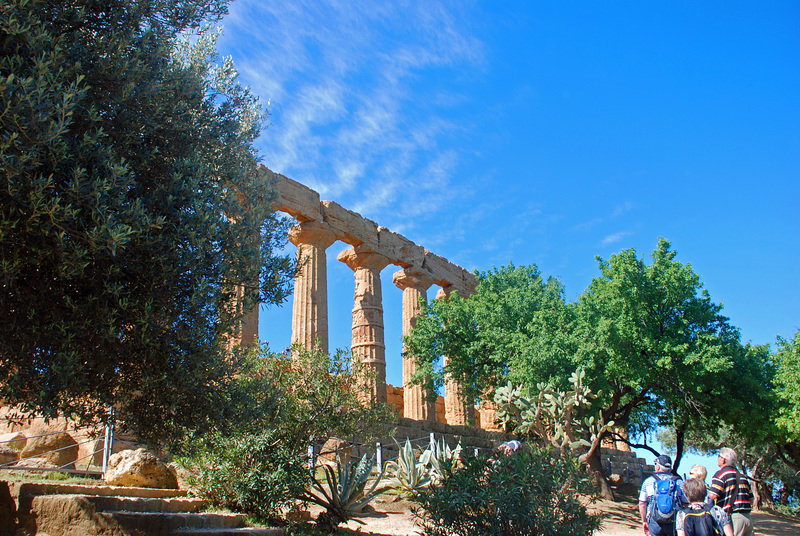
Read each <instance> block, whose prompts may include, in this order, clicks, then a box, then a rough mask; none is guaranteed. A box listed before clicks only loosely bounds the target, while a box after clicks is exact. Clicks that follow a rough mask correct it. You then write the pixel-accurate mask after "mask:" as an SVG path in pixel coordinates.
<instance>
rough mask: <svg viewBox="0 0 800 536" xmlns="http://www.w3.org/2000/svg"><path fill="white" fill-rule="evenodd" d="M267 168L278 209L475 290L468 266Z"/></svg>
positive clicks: (439, 280)
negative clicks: (322, 225) (454, 262)
mask: <svg viewBox="0 0 800 536" xmlns="http://www.w3.org/2000/svg"><path fill="white" fill-rule="evenodd" d="M263 169H266V168H263ZM266 172H267V176H268V177H270V178H271V179H273V180H274V181H275V184H274V188H275V189H276V190H277V191H278V198H277V199H276V200H275V202H274V203H273V204H274V206H275V209H276V210H279V211H281V212H286V213H287V214H290V215H292V216H294V218H296V219H297V221H299V222H301V223H303V222H306V221H312V220H313V221H316V222H321V223H324V224H326V225H327V226H328V230H330V231H331V232H332V233H333V234H334V235H335V237H336V239H337V240H341V241H342V242H346V243H348V244H350V245H352V246H363V247H364V248H365V249H369V250H372V251H374V252H376V253H379V254H381V255H383V256H384V257H386V258H387V259H389V262H390V263H391V264H395V265H397V266H400V267H402V268H412V267H413V268H416V269H418V270H420V271H422V272H424V273H426V274H427V275H428V276H429V277H430V278H431V279H432V280H433V283H434V284H436V285H439V286H440V287H447V286H450V285H452V286H453V288H454V289H455V290H457V291H458V293H459V294H460V295H462V296H469V295H472V294H474V293H475V288H476V287H477V286H478V281H477V279H476V277H475V274H473V273H471V272H469V271H468V270H466V269H465V268H462V267H461V266H458V265H456V264H453V263H452V262H450V261H448V260H447V259H445V258H443V257H440V256H439V255H436V254H435V253H432V252H430V251H428V250H427V249H425V248H424V247H422V246H420V245H417V244H415V243H414V242H412V241H411V240H409V239H407V238H406V237H404V236H402V235H399V234H397V233H393V232H392V231H390V230H389V229H387V228H386V227H381V226H380V225H378V224H377V223H375V222H374V221H371V220H368V219H367V218H364V217H363V216H361V215H360V214H357V213H355V212H352V211H350V210H347V209H345V208H343V207H342V206H341V205H339V204H337V203H335V202H333V201H322V200H320V197H319V194H318V193H317V192H315V191H314V190H312V189H311V188H308V187H307V186H304V185H302V184H300V183H299V182H296V181H293V180H291V179H289V178H287V177H284V176H283V175H280V174H278V173H274V172H272V171H270V170H268V169H267V170H266Z"/></svg>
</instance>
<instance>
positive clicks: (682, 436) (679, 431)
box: [672, 424, 686, 475]
mask: <svg viewBox="0 0 800 536" xmlns="http://www.w3.org/2000/svg"><path fill="white" fill-rule="evenodd" d="M685 440H686V425H685V424H683V425H681V427H680V428H675V460H674V461H673V464H672V472H673V473H675V474H676V475H677V474H678V466H679V465H680V463H681V458H683V446H684V441H685Z"/></svg>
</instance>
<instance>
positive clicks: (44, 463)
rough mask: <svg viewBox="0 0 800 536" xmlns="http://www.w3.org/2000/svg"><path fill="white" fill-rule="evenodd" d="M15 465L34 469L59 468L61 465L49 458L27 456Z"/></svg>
mask: <svg viewBox="0 0 800 536" xmlns="http://www.w3.org/2000/svg"><path fill="white" fill-rule="evenodd" d="M14 467H31V468H34V469H59V468H60V466H58V465H56V464H54V463H53V462H51V461H50V460H48V459H47V458H25V459H24V460H20V461H18V462H17V463H16V464H15V465H14Z"/></svg>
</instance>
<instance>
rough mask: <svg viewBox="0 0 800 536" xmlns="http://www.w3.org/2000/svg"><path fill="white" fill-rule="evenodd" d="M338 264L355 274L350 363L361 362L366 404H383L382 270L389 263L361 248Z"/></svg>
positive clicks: (343, 256) (348, 251)
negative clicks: (351, 358) (364, 377)
mask: <svg viewBox="0 0 800 536" xmlns="http://www.w3.org/2000/svg"><path fill="white" fill-rule="evenodd" d="M338 258H339V260H340V261H342V262H343V263H345V264H347V266H349V267H350V268H351V269H352V270H353V271H354V272H355V297H354V298H353V340H352V343H351V347H352V350H353V362H354V364H355V363H356V362H360V363H361V364H362V365H363V366H364V369H365V372H367V373H369V375H370V376H372V377H370V378H368V379H367V380H366V382H365V383H364V384H363V385H364V387H365V389H364V394H363V395H362V397H363V399H364V401H365V402H369V401H375V402H381V403H385V402H386V344H385V343H384V338H383V296H382V291H381V270H383V268H385V267H386V265H387V264H389V259H387V258H386V257H384V256H383V255H380V254H379V253H375V252H374V251H372V250H370V249H366V248H362V247H361V246H358V247H355V248H351V249H346V250H345V251H342V252H341V253H340V254H339V257H338Z"/></svg>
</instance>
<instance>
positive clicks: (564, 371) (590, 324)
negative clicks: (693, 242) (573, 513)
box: [407, 239, 764, 497]
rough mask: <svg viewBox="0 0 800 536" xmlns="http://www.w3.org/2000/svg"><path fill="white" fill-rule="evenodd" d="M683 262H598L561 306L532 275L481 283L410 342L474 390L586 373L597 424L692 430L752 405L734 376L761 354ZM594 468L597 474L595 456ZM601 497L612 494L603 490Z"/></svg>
mask: <svg viewBox="0 0 800 536" xmlns="http://www.w3.org/2000/svg"><path fill="white" fill-rule="evenodd" d="M675 256H676V253H675V252H674V251H672V250H671V245H670V243H669V242H668V241H666V240H664V239H661V240H659V243H658V247H657V249H656V250H655V251H654V252H653V254H652V263H651V264H647V263H646V262H645V261H644V260H643V259H640V258H639V257H638V256H637V254H636V251H635V250H633V249H629V250H624V251H622V252H620V253H618V254H616V255H612V256H611V258H610V259H609V260H608V261H604V260H602V259H598V262H599V267H600V272H601V275H600V277H596V278H595V279H593V280H592V282H591V284H590V286H589V287H588V288H587V290H586V291H585V292H584V293H583V294H582V295H581V296H580V298H579V300H578V301H577V302H575V303H572V304H565V303H564V299H563V295H564V290H563V288H562V286H561V285H560V283H558V281H555V280H553V279H550V280H548V281H547V282H546V283H545V282H544V281H543V280H542V279H541V276H540V275H539V273H538V270H536V269H535V267H532V268H521V269H516V268H514V267H513V266H509V267H508V268H503V269H501V270H494V271H493V272H489V273H485V274H479V275H480V284H479V286H478V292H477V294H476V295H475V296H472V297H470V298H469V299H463V300H462V299H452V298H451V299H449V300H441V301H440V300H437V301H435V302H432V303H431V305H430V306H429V308H428V311H427V313H428V314H427V317H423V318H420V319H418V321H417V327H416V328H415V329H414V330H413V331H412V333H411V336H410V337H409V338H408V339H407V341H408V343H409V348H410V352H409V353H412V354H413V355H416V356H420V357H421V358H422V359H425V360H426V361H427V362H428V363H433V362H435V360H436V359H437V358H438V357H440V356H443V355H446V356H448V358H449V359H448V364H447V366H446V367H444V370H443V371H442V373H441V375H444V374H447V373H448V371H451V372H452V373H453V375H454V376H455V377H456V378H463V379H465V380H466V381H467V382H468V384H469V385H470V386H471V388H472V390H473V392H477V393H481V392H485V391H486V390H494V389H495V388H497V387H499V386H503V385H505V384H506V382H508V381H511V382H512V383H513V384H515V385H518V384H524V385H526V386H529V387H530V388H533V387H535V386H537V384H540V383H542V384H545V383H550V381H551V379H552V385H551V387H552V388H553V389H558V390H561V391H564V390H566V389H568V388H569V383H568V378H569V377H570V374H571V373H572V372H573V371H574V370H575V369H576V368H579V367H580V368H583V369H584V370H585V371H586V377H587V378H588V379H589V385H590V387H591V389H592V390H593V391H594V392H595V393H597V394H598V398H597V399H596V400H594V401H593V402H592V405H593V407H595V408H596V409H600V410H602V414H601V417H600V418H599V419H598V422H602V423H610V422H612V421H613V422H615V423H616V426H621V427H623V428H626V429H627V427H628V426H629V425H632V424H635V425H636V426H637V429H638V431H646V430H652V429H653V428H654V427H656V426H659V425H671V424H674V425H675V428H676V429H678V430H682V431H683V432H685V430H686V429H687V428H688V427H689V426H691V425H693V424H695V423H697V422H700V421H701V420H702V419H703V418H707V419H710V418H719V417H720V416H721V415H723V414H730V413H731V412H733V411H734V409H736V408H739V409H742V408H743V407H744V406H743V404H742V403H739V402H736V401H741V400H743V398H737V395H736V389H737V387H736V385H735V384H734V383H732V382H731V381H729V379H730V378H732V377H733V375H734V374H735V373H734V370H735V367H736V366H738V365H739V364H742V365H747V366H750V365H753V363H755V361H753V359H754V358H753V355H761V353H763V352H761V353H759V352H760V350H759V351H756V350H753V351H750V352H749V353H748V352H747V351H744V350H743V348H742V346H741V343H740V341H739V333H738V331H737V330H736V329H735V328H734V327H732V326H731V325H730V324H729V323H728V319H727V318H726V317H725V316H723V315H722V314H721V310H722V306H721V305H718V304H715V303H714V302H712V301H711V297H710V296H709V294H708V292H707V291H705V290H703V288H702V284H701V282H700V277H699V276H698V275H697V274H695V273H694V271H693V270H692V268H691V266H690V265H684V264H682V263H680V262H678V261H676V260H675ZM753 366H756V365H753ZM432 371H433V368H432V367H429V368H428V369H427V370H426V371H425V372H424V374H430V373H431V372H432ZM441 375H440V377H441ZM748 381H749V380H748ZM759 382H760V383H759ZM763 384H764V379H763V378H762V379H761V380H754V381H753V384H752V386H751V387H752V389H753V390H757V389H758V388H760V386H761V385H763ZM748 385H750V384H748ZM583 439H585V440H587V441H590V442H591V438H589V437H584V438H583ZM588 463H589V466H590V469H591V470H592V471H593V472H594V473H596V474H600V471H601V467H600V458H599V450H596V451H595V453H594V454H593V455H592V456H590V457H589V458H588ZM601 483H602V484H605V481H602V482H601ZM603 494H604V496H606V497H611V496H612V494H611V490H610V488H608V487H607V485H605V486H604V489H603Z"/></svg>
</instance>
